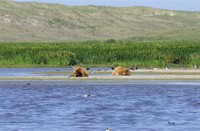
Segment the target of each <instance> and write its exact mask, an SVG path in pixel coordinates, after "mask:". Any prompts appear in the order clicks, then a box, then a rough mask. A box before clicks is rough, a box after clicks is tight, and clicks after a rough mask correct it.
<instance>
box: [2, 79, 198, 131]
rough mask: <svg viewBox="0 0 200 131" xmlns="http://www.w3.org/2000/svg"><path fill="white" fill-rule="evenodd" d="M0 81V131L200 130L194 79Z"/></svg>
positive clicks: (196, 83)
mask: <svg viewBox="0 0 200 131" xmlns="http://www.w3.org/2000/svg"><path fill="white" fill-rule="evenodd" d="M0 82H1V84H0V130H1V131H105V129H106V128H107V127H109V128H111V129H112V131H134V130H135V131H179V130H181V131H199V130H200V125H199V123H200V84H199V83H198V82H174V81H168V82H162V81H160V82H159V81H158V82H151V81H149V82H148V81H146V82H145V83H143V81H141V82H136V81H135V82H129V81H127V82H126V81H123V82H122V83H120V81H118V83H116V82H115V81H110V82H109V81H107V82H98V81H83V82H80V81H79V82H78V81H68V82H67V81H28V82H27V81H0ZM27 83H30V85H29V84H28V85H27ZM86 93H90V96H88V97H84V96H83V95H84V94H86ZM168 122H170V124H169V123H168ZM171 123H172V124H171Z"/></svg>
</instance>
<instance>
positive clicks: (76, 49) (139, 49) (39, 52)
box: [0, 40, 200, 68]
mask: <svg viewBox="0 0 200 131" xmlns="http://www.w3.org/2000/svg"><path fill="white" fill-rule="evenodd" d="M71 65H81V66H90V67H111V66H116V65H123V66H127V67H143V68H152V67H158V68H162V67H168V66H169V67H198V66H199V65H200V42H193V41H158V42H131V41H115V40H108V41H83V42H60V43H59V42H57V43H25V42H24V43H0V67H67V66H71Z"/></svg>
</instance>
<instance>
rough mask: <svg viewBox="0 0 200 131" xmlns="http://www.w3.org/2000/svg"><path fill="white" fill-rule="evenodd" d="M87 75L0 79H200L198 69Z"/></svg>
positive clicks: (6, 78)
mask: <svg viewBox="0 0 200 131" xmlns="http://www.w3.org/2000/svg"><path fill="white" fill-rule="evenodd" d="M93 73H94V74H95V75H94V74H91V75H90V76H89V77H69V76H67V75H68V74H66V76H63V75H59V74H56V76H55V75H54V76H0V80H200V70H199V69H187V70H184V69H168V70H166V69H156V68H155V69H140V70H136V71H133V72H132V75H131V76H112V75H111V74H109V73H111V71H106V72H105V71H97V72H95V71H94V72H93ZM99 73H101V75H99ZM104 73H105V74H104Z"/></svg>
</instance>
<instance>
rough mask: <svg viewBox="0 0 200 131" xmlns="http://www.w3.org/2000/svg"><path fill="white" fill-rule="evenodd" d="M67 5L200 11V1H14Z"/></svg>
mask: <svg viewBox="0 0 200 131" xmlns="http://www.w3.org/2000/svg"><path fill="white" fill-rule="evenodd" d="M14 1H23V2H26V1H35V2H42V3H59V4H65V5H69V6H71V5H73V6H77V5H78V6H80V5H104V6H122V7H124V6H149V7H155V8H161V9H172V10H186V11H200V0H14Z"/></svg>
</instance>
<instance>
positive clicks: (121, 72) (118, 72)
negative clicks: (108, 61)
mask: <svg viewBox="0 0 200 131" xmlns="http://www.w3.org/2000/svg"><path fill="white" fill-rule="evenodd" d="M112 75H114V76H127V75H131V72H130V69H127V68H124V67H123V66H117V67H115V68H114V69H113V71H112Z"/></svg>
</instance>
